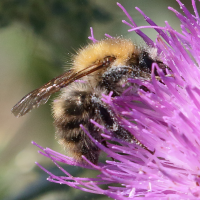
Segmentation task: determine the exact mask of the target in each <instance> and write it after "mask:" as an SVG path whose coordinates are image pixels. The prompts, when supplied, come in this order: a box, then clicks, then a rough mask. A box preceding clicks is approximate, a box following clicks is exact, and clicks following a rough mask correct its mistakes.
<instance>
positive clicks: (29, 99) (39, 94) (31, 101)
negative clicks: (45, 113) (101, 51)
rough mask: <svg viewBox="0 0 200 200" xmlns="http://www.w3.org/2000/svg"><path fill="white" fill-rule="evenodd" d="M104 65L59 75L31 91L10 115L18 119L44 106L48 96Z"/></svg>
mask: <svg viewBox="0 0 200 200" xmlns="http://www.w3.org/2000/svg"><path fill="white" fill-rule="evenodd" d="M103 66H104V65H102V64H96V65H91V66H89V67H88V68H85V69H83V70H81V71H78V72H76V71H75V70H73V69H72V70H70V71H68V72H66V73H64V74H63V75H60V76H58V77H56V78H54V79H52V80H51V81H49V82H48V83H46V84H45V85H43V86H42V87H40V88H38V89H36V90H33V91H32V92H30V93H29V94H27V95H26V96H24V97H23V98H22V99H21V100H20V101H19V102H18V103H17V104H16V105H15V106H14V107H13V108H12V110H11V111H12V113H13V114H14V115H15V116H16V117H20V116H23V115H25V114H26V113H28V112H29V111H30V110H32V109H33V108H38V107H39V106H40V105H42V104H45V103H46V102H47V101H48V99H49V98H50V96H51V95H52V94H54V93H55V92H58V91H59V90H60V89H61V88H63V87H66V86H67V85H69V84H70V83H72V82H73V81H75V80H77V79H80V78H82V77H83V76H86V75H88V74H91V73H92V72H95V71H97V70H98V69H100V68H102V67H103Z"/></svg>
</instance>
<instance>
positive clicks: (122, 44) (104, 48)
mask: <svg viewBox="0 0 200 200" xmlns="http://www.w3.org/2000/svg"><path fill="white" fill-rule="evenodd" d="M133 53H134V54H136V55H137V54H138V53H137V49H136V46H135V45H134V44H133V43H132V42H131V41H130V40H126V39H122V38H113V39H110V38H109V39H105V40H101V41H99V42H97V43H94V44H90V45H88V46H86V47H84V48H82V49H80V50H79V52H78V54H77V55H75V56H74V62H73V68H74V70H76V71H80V70H83V69H85V68H86V67H89V66H91V65H92V64H94V63H95V62H97V61H101V60H103V59H104V58H105V57H106V56H111V57H115V58H116V60H115V62H114V63H113V64H114V65H116V66H117V65H125V64H126V61H127V60H128V59H129V58H130V57H131V55H132V54H133Z"/></svg>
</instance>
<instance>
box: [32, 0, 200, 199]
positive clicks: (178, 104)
mask: <svg viewBox="0 0 200 200" xmlns="http://www.w3.org/2000/svg"><path fill="white" fill-rule="evenodd" d="M177 2H178V3H179V5H180V7H181V9H182V10H183V12H184V14H185V15H184V16H183V15H182V14H180V13H179V12H178V11H176V10H174V9H173V8H171V7H169V9H170V10H171V11H172V12H174V13H175V14H176V16H177V18H178V19H179V20H180V23H181V29H182V32H181V33H178V32H177V31H176V30H174V29H173V28H171V26H170V25H169V24H168V23H167V22H166V25H165V27H159V26H157V25H156V24H155V23H154V22H153V21H152V20H151V19H150V18H148V17H147V16H146V15H145V14H144V13H143V12H142V11H141V10H140V9H139V8H136V9H137V10H138V11H139V12H140V13H141V14H142V15H143V16H144V18H145V20H146V21H147V22H148V23H149V24H150V26H146V27H145V26H142V27H137V25H136V24H135V22H134V21H133V19H132V18H131V17H130V15H129V14H128V13H127V11H126V10H125V9H124V8H123V7H122V5H120V4H119V3H118V6H119V7H120V8H121V9H122V10H123V11H124V13H125V14H126V15H127V17H128V19H129V21H130V22H127V21H123V23H125V24H127V25H128V26H129V27H130V30H129V31H135V32H136V33H137V34H139V35H140V36H141V37H142V38H143V39H144V41H145V42H146V43H147V44H148V45H150V46H152V47H155V48H156V49H157V51H158V54H159V57H160V58H161V59H162V62H163V63H164V64H165V65H166V66H168V69H167V70H166V73H164V72H163V70H161V69H160V68H159V66H158V65H157V64H155V63H154V64H153V65H152V74H151V80H149V81H144V80H140V79H134V80H133V79H130V80H129V81H130V82H132V83H137V84H138V85H144V86H145V87H147V88H148V89H149V91H150V92H145V91H144V90H142V89H138V92H137V93H131V88H129V89H126V90H125V91H124V93H123V95H122V96H119V97H115V98H112V94H109V95H108V96H106V95H104V96H103V99H102V101H104V102H105V103H107V104H109V106H110V107H111V108H112V109H113V111H114V112H115V113H116V114H117V116H119V117H118V122H119V123H120V124H121V125H123V126H124V127H126V128H127V129H128V131H129V132H130V133H132V134H133V135H134V136H135V137H136V138H137V139H138V140H139V141H140V142H141V143H142V144H144V145H145V146H146V147H147V148H148V149H149V150H150V151H152V152H154V153H153V154H151V153H150V152H148V151H146V150H145V149H144V148H142V147H140V146H139V145H137V144H135V143H128V142H126V141H122V140H119V139H117V138H114V137H113V136H111V134H110V133H109V131H107V130H105V127H102V126H100V125H99V124H97V123H96V122H95V121H92V120H91V123H93V124H95V125H96V126H98V127H99V128H100V129H102V133H103V134H102V136H103V137H104V138H105V139H107V140H109V141H113V142H112V143H109V142H108V147H105V146H103V145H102V144H101V143H99V142H98V141H96V140H94V139H93V138H92V137H91V136H90V134H89V133H88V132H87V130H85V129H84V126H82V128H83V130H84V131H85V132H86V134H88V136H89V137H90V138H91V139H92V140H93V141H94V143H95V144H96V145H97V146H98V147H99V148H100V149H101V150H102V151H104V152H106V153H107V155H108V156H109V157H112V158H113V159H114V160H107V161H106V163H105V164H103V163H99V164H98V165H94V164H92V163H90V162H89V161H87V159H85V160H86V162H88V166H85V167H86V168H89V169H94V170H98V171H99V172H100V175H98V176H97V177H96V178H79V177H73V176H72V175H71V174H69V173H68V172H67V171H65V170H64V169H63V168H61V167H60V166H59V165H58V163H59V162H61V163H66V164H68V165H79V164H78V163H76V162H75V161H74V160H73V158H70V157H67V156H65V155H62V154H59V153H57V152H54V151H53V150H51V149H48V148H46V149H44V148H42V147H40V146H39V145H37V144H35V143H34V144H35V145H37V146H38V147H40V148H41V149H42V150H43V152H41V154H43V155H44V156H46V157H48V158H50V159H52V161H53V162H54V163H55V164H56V165H57V166H58V167H59V168H60V170H62V171H63V172H64V174H65V176H63V177H59V176H56V175H53V174H51V172H49V171H47V170H46V169H44V168H43V167H42V166H40V165H39V164H38V165H39V166H40V167H41V168H42V169H43V170H44V171H46V172H47V173H48V174H49V175H50V177H49V178H48V180H49V181H51V182H54V183H62V184H66V185H69V186H71V187H74V188H76V189H80V190H83V191H86V192H92V193H97V194H104V195H107V196H109V197H111V198H113V199H120V200H126V199H138V198H139V199H143V198H145V199H190V200H192V199H197V198H199V197H200V103H199V102H200V87H199V86H200V70H199V65H200V18H199V15H198V12H197V9H196V5H195V0H192V6H193V8H194V13H195V15H192V14H191V13H190V12H189V11H188V10H187V8H186V7H185V6H184V5H183V4H182V3H181V2H180V1H179V0H177ZM143 28H154V29H155V30H156V31H157V32H158V37H157V40H156V42H153V41H152V40H151V39H150V38H148V37H147V36H146V35H145V34H144V33H143V32H142V29H143ZM90 38H91V39H92V40H93V41H94V42H95V41H96V40H95V38H94V36H93V33H92V36H91V37H90ZM155 70H157V73H158V75H159V76H155V73H154V71H155ZM79 166H80V165H79ZM112 183H117V184H119V185H118V186H112ZM102 184H105V185H108V188H107V189H101V187H100V185H102Z"/></svg>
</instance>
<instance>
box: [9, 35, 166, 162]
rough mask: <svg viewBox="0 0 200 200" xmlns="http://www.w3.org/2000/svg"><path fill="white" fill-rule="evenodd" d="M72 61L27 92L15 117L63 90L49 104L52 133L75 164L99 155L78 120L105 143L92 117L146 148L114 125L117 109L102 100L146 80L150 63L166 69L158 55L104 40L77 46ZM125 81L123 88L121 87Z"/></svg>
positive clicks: (116, 40)
mask: <svg viewBox="0 0 200 200" xmlns="http://www.w3.org/2000/svg"><path fill="white" fill-rule="evenodd" d="M72 60H73V61H72V68H71V70H69V71H67V72H65V73H64V74H63V75H60V76H58V77H56V78H54V79H52V80H51V81H49V82H48V83H46V84H45V85H44V86H42V87H40V88H38V89H36V90H34V91H32V92H30V93H29V94H27V95H26V96H25V97H23V98H22V99H21V100H20V101H19V102H18V103H17V104H16V105H15V106H14V107H13V108H12V113H13V114H14V115H15V116H17V117H20V116H23V115H25V114H26V113H28V112H29V111H30V110H32V109H33V108H37V107H39V106H40V105H42V104H45V103H46V102H47V101H48V99H49V97H50V96H51V95H52V94H53V93H55V92H58V91H60V90H61V94H60V96H59V97H58V98H56V99H55V100H54V101H53V103H52V110H53V116H54V124H55V128H56V136H57V138H58V140H59V143H60V144H62V145H63V146H64V148H65V149H66V151H67V153H68V155H71V156H72V157H74V159H75V160H76V161H77V162H80V163H84V160H83V159H82V155H84V156H85V157H86V158H87V159H88V160H90V161H91V162H92V163H94V164H97V162H98V157H99V154H100V149H99V148H98V147H97V146H96V145H95V144H94V143H93V142H92V141H91V139H90V138H89V137H88V136H87V134H85V132H84V131H83V130H82V129H81V128H80V124H82V125H83V126H84V127H85V128H86V129H87V130H88V131H89V132H90V134H91V136H92V137H93V138H94V139H95V140H97V141H99V142H101V143H103V144H104V145H105V146H106V142H105V140H104V139H103V138H102V136H101V131H100V130H99V129H98V128H97V127H95V125H94V124H92V123H91V122H90V119H93V120H95V121H96V122H98V123H99V124H101V125H103V126H104V127H105V128H106V129H108V130H109V131H110V132H111V133H112V134H113V135H114V136H115V137H117V138H119V139H122V140H125V141H128V142H135V143H137V144H139V145H140V146H141V147H143V148H144V149H146V150H148V148H147V147H146V146H145V145H143V144H142V143H140V142H139V141H138V140H137V139H136V138H135V137H134V136H133V135H132V134H131V133H130V132H128V131H127V130H126V128H125V127H122V126H121V125H120V124H118V122H117V117H116V116H115V113H114V112H113V111H112V110H111V109H110V108H109V106H108V105H106V104H105V103H104V102H103V101H102V100H101V99H102V94H105V95H108V94H109V93H110V92H111V91H112V92H113V95H112V97H116V96H120V95H122V93H123V91H124V90H125V89H126V88H127V87H130V84H128V83H127V79H128V78H132V79H145V80H150V78H151V66H152V63H154V62H155V63H157V64H158V65H159V67H160V68H162V69H163V71H165V69H166V67H165V66H164V64H163V63H162V62H161V61H160V60H159V59H158V57H157V53H156V49H155V48H151V47H145V48H143V47H138V46H137V45H135V44H134V43H133V42H132V41H131V40H127V39H122V38H108V39H104V40H101V41H99V42H96V43H93V44H89V45H88V46H86V47H84V48H82V49H80V50H79V51H78V52H77V54H76V55H74V56H73V59H72ZM155 73H156V72H155ZM78 80H80V81H78ZM126 83H127V84H126ZM124 84H126V86H125V87H122V85H124ZM132 87H133V90H134V92H135V93H136V92H137V90H138V88H142V89H144V90H145V91H148V89H147V88H145V87H144V86H139V85H137V84H134V85H132ZM148 151H149V150H148Z"/></svg>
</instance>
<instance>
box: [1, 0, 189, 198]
mask: <svg viewBox="0 0 200 200" xmlns="http://www.w3.org/2000/svg"><path fill="white" fill-rule="evenodd" d="M118 2H120V3H121V4H122V5H123V6H124V7H125V8H126V9H127V10H128V11H129V13H130V15H131V16H132V17H133V19H134V20H135V21H136V22H137V24H138V25H146V22H145V21H144V19H143V17H142V16H141V15H140V14H139V13H138V12H137V11H136V10H135V9H134V7H135V6H137V7H139V8H141V9H142V10H143V11H144V12H145V13H146V14H147V15H148V16H149V17H151V18H152V19H153V20H154V21H155V22H156V23H157V24H158V25H161V26H162V25H164V21H165V20H167V21H168V22H169V23H170V24H171V25H172V27H174V28H175V29H176V30H179V31H180V27H179V21H178V20H177V19H176V17H175V15H174V14H173V13H172V12H171V11H169V10H168V9H167V7H168V6H171V7H174V8H176V9H178V10H179V6H178V4H177V3H176V1H175V0H121V1H120V0H119V1H118ZM182 2H183V3H185V4H186V5H187V4H188V5H187V6H188V9H190V10H192V9H191V3H190V0H184V1H182ZM122 19H127V18H126V16H125V15H124V13H123V12H122V11H121V9H120V8H119V7H118V6H117V5H116V1H114V0H110V1H108V0H90V1H89V0H1V1H0V90H1V95H0V106H1V112H0V199H5V200H29V199H35V200H36V199H37V200H46V199H48V200H55V199H56V200H75V199H77V200H78V199H105V200H106V199H108V198H107V197H104V196H101V195H94V194H88V193H84V192H80V191H78V190H75V189H71V188H69V187H68V186H64V185H58V184H53V183H49V182H48V181H47V180H46V178H47V177H48V175H47V174H45V173H44V172H43V171H42V170H40V169H39V168H38V167H37V166H36V165H35V163H34V162H35V161H37V162H39V163H40V164H42V165H43V166H45V167H46V168H47V169H49V170H51V171H52V172H54V173H56V174H58V175H59V174H60V175H61V173H60V172H59V170H57V169H56V167H55V166H54V165H53V163H52V162H51V161H50V160H48V159H47V158H44V157H43V156H41V155H39V154H38V153H37V151H38V149H37V148H36V147H35V146H33V145H32V144H31V141H35V142H37V143H38V144H40V145H41V146H43V147H49V148H52V149H54V150H56V151H59V152H61V153H64V151H63V150H62V148H61V147H60V146H59V145H58V143H57V141H56V140H55V136H54V127H53V124H52V121H53V119H52V116H51V107H50V103H51V101H52V98H51V100H50V101H49V102H48V103H47V104H46V105H44V106H41V107H40V108H39V109H36V110H33V111H32V112H31V113H29V114H27V115H25V116H24V117H21V118H15V117H14V116H13V115H12V114H11V112H10V110H11V108H12V106H14V104H15V103H17V102H18V101H19V100H20V99H21V98H22V97H23V96H24V95H25V94H27V93H28V92H30V91H32V90H33V89H35V88H37V87H39V86H41V85H43V84H44V83H46V82H47V81H48V80H50V79H52V78H53V77H55V76H57V75H59V74H61V73H63V71H64V70H67V69H68V68H69V66H70V56H71V54H72V53H75V51H76V49H78V48H79V47H80V46H84V45H86V44H88V42H89V40H88V39H87V37H88V36H89V35H90V27H91V26H92V27H93V28H94V34H95V37H96V39H102V38H104V33H108V34H110V35H112V36H120V35H123V36H124V37H125V38H131V39H132V40H133V41H135V42H136V43H138V44H141V43H142V41H141V39H140V38H139V37H138V36H137V35H136V34H135V33H133V32H132V33H128V32H127V29H128V27H127V26H126V25H124V24H122V23H121V20H122ZM145 32H146V33H147V34H148V36H149V37H151V38H152V39H153V40H155V38H156V32H155V31H153V30H152V29H151V30H145ZM65 169H67V170H68V171H69V172H70V173H71V174H72V175H74V176H87V174H90V175H91V172H90V171H89V170H86V171H85V170H81V169H79V168H77V167H70V166H65ZM94 175H95V173H94Z"/></svg>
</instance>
